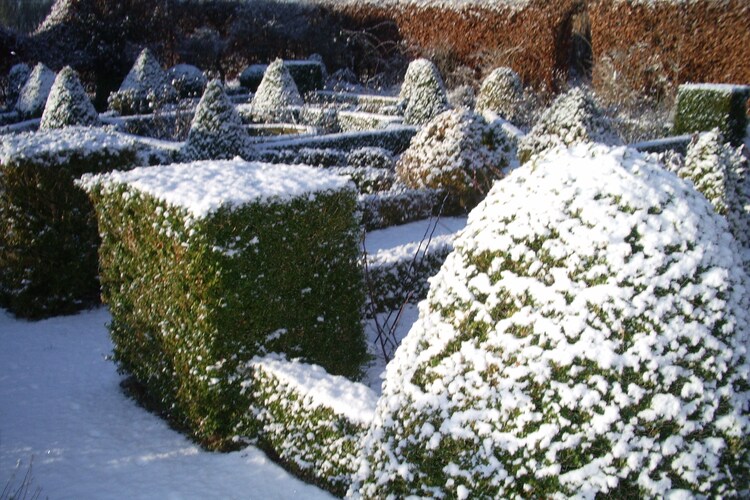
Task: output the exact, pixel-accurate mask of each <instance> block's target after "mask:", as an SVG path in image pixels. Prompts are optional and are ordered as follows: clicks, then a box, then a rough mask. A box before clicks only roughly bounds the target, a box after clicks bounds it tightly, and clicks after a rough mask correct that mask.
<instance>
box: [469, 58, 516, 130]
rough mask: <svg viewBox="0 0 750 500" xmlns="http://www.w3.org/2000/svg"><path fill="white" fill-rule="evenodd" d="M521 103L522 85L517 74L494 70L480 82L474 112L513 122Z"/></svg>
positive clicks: (501, 69)
mask: <svg viewBox="0 0 750 500" xmlns="http://www.w3.org/2000/svg"><path fill="white" fill-rule="evenodd" d="M522 102H523V85H522V84H521V78H520V77H519V76H518V73H516V72H515V71H513V70H512V69H511V68H507V67H503V68H496V69H494V70H493V71H492V72H491V73H490V74H489V75H487V78H485V79H484V81H483V82H482V86H481V87H480V88H479V95H478V96H477V104H476V106H475V110H476V112H477V113H480V114H483V113H486V112H489V113H494V114H496V115H497V116H499V117H501V118H503V119H505V120H508V121H510V122H514V121H517V120H518V118H519V116H520V114H521V109H520V107H521V105H522Z"/></svg>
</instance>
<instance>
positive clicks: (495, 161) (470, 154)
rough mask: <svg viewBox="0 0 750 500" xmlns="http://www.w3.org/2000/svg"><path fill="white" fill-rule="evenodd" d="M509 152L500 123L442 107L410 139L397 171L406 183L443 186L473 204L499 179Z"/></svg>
mask: <svg viewBox="0 0 750 500" xmlns="http://www.w3.org/2000/svg"><path fill="white" fill-rule="evenodd" d="M512 155H513V151H512V148H511V145H510V141H509V140H508V137H507V135H506V134H505V132H504V131H503V129H502V128H501V127H500V126H498V125H495V124H488V123H487V122H485V121H484V119H483V118H482V117H481V116H479V115H477V114H476V113H474V112H473V111H468V110H463V111H446V112H444V113H442V114H440V115H438V116H437V117H435V118H434V119H433V120H432V121H430V122H429V123H428V124H427V125H425V126H424V127H423V128H422V129H421V130H420V131H419V132H418V133H417V135H416V136H415V137H414V138H413V139H412V141H411V144H410V145H409V149H408V150H406V152H404V154H403V156H402V157H401V159H400V160H399V162H398V164H397V166H396V172H397V174H398V176H399V178H400V179H401V180H402V181H403V182H404V183H405V184H406V185H407V186H409V187H412V188H433V189H445V190H446V191H448V192H449V193H452V194H454V195H456V196H457V197H458V199H459V200H460V202H461V204H462V205H463V206H473V205H476V203H477V202H478V201H479V199H480V198H481V197H482V196H483V195H485V194H486V193H487V191H489V189H490V187H491V186H492V182H493V181H494V180H495V179H498V178H500V177H502V169H503V168H506V167H507V166H508V165H509V162H510V158H511V156H512Z"/></svg>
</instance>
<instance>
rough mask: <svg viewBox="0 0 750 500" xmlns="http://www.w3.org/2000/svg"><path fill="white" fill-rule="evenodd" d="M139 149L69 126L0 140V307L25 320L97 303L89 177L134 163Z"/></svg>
mask: <svg viewBox="0 0 750 500" xmlns="http://www.w3.org/2000/svg"><path fill="white" fill-rule="evenodd" d="M135 157H136V152H135V145H134V144H133V142H132V141H130V140H129V139H126V138H124V136H122V135H120V134H117V133H113V132H105V131H103V130H97V129H89V128H80V127H70V128H66V129H56V130H47V131H42V132H37V133H29V134H20V135H15V136H3V137H2V138H0V193H2V196H0V304H2V306H3V307H6V308H8V309H9V310H10V311H11V312H12V313H14V314H16V315H17V316H20V317H24V318H43V317H48V316H54V315H57V314H67V313H72V312H75V311H78V310H80V309H83V308H85V307H88V306H91V305H93V304H96V303H98V300H99V281H98V278H97V273H98V266H97V255H96V253H97V247H98V242H99V235H98V232H97V228H96V218H95V216H94V211H93V208H92V207H91V202H90V201H89V200H88V198H87V197H86V195H85V194H84V193H83V192H82V191H80V190H79V189H77V188H76V187H75V186H74V184H73V183H74V180H75V179H77V178H78V177H80V176H81V175H83V174H85V173H100V172H107V171H110V170H114V169H126V168H129V167H131V166H133V165H134V164H135Z"/></svg>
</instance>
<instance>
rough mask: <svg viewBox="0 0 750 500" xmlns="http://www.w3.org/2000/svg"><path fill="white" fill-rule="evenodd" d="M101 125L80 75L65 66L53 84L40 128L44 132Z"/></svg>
mask: <svg viewBox="0 0 750 500" xmlns="http://www.w3.org/2000/svg"><path fill="white" fill-rule="evenodd" d="M99 123H100V122H99V113H97V112H96V109H94V105H93V104H92V102H91V99H89V96H88V95H87V94H86V91H85V90H84V88H83V85H81V82H80V80H79V79H78V75H77V74H76V72H75V71H74V70H73V68H71V67H70V66H65V67H64V68H63V69H61V70H60V72H59V73H58V74H57V77H56V78H55V82H54V83H53V84H52V88H51V89H50V92H49V96H48V97H47V104H46V105H45V106H44V112H43V113H42V121H41V123H40V124H39V128H40V129H41V130H44V129H50V128H63V127H70V126H73V125H78V126H85V127H94V126H97V125H99Z"/></svg>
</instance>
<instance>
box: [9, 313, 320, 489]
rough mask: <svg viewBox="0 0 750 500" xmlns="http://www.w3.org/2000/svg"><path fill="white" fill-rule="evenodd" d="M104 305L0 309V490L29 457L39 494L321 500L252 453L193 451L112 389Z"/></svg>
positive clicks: (21, 470)
mask: <svg viewBox="0 0 750 500" xmlns="http://www.w3.org/2000/svg"><path fill="white" fill-rule="evenodd" d="M109 320H110V317H109V313H108V312H107V310H106V309H104V308H102V309H98V310H94V311H90V312H85V313H82V314H79V315H76V316H66V317H58V318H52V319H50V320H46V321H40V322H36V323H30V322H26V321H19V320H16V319H14V318H13V317H12V316H10V315H9V314H8V313H7V312H5V311H4V310H2V309H0V490H1V489H2V488H3V487H4V486H5V484H6V482H7V481H8V479H9V478H10V477H11V475H12V474H13V472H14V470H16V469H15V468H16V464H17V463H18V461H19V460H20V461H21V464H20V467H19V470H18V471H17V473H16V483H15V484H16V485H18V484H19V483H20V481H21V480H22V478H23V476H24V474H25V473H26V468H27V465H28V462H29V460H30V459H31V458H32V457H33V485H32V491H33V489H35V488H36V487H39V488H41V490H42V492H41V498H45V497H49V498H50V499H59V498H71V499H86V498H97V499H107V498H117V499H120V498H159V499H181V498H222V499H223V498H243V499H246V498H259V499H269V498H305V499H313V498H331V496H330V495H328V494H327V493H326V492H324V491H322V490H320V489H318V488H316V487H314V486H310V485H307V484H305V483H303V482H301V481H299V480H298V479H295V478H294V477H292V476H291V475H289V474H288V473H287V472H285V471H284V470H283V469H282V468H281V467H279V466H278V465H276V464H274V463H273V462H271V461H270V460H269V459H268V458H267V457H266V456H265V455H264V454H263V452H261V451H259V450H258V449H256V448H254V447H248V448H246V449H244V450H242V451H238V452H234V453H227V454H220V453H209V452H205V451H203V450H201V449H200V447H198V446H196V445H195V444H193V443H192V442H190V441H189V440H188V439H187V438H185V437H184V436H182V435H181V434H179V433H177V432H176V431H173V430H172V429H170V428H169V427H168V426H167V424H166V422H164V421H163V420H161V419H160V418H159V417H157V416H155V415H152V414H150V413H148V412H147V411H146V410H144V409H142V408H140V407H139V406H138V405H137V404H136V403H135V402H134V401H133V400H131V399H128V398H127V397H125V396H124V395H123V393H122V391H121V389H120V386H119V384H120V380H122V377H121V376H120V375H118V374H117V371H116V369H115V365H114V363H113V362H112V361H109V360H108V359H107V356H108V355H109V353H110V352H111V351H112V344H111V342H110V340H109V334H108V333H107V329H106V326H105V325H106V323H107V322H108V321H109Z"/></svg>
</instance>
